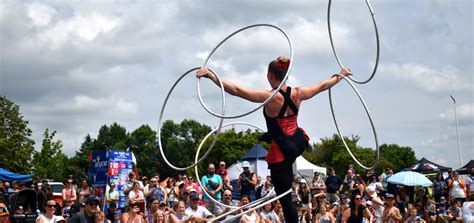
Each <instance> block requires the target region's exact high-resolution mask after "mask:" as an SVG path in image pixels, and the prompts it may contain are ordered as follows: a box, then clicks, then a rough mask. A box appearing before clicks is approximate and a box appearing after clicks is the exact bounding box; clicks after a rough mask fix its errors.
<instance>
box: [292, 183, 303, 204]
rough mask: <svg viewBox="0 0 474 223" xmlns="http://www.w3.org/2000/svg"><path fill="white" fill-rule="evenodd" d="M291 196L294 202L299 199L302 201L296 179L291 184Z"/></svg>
mask: <svg viewBox="0 0 474 223" xmlns="http://www.w3.org/2000/svg"><path fill="white" fill-rule="evenodd" d="M290 197H291V202H293V203H295V202H297V201H301V197H300V195H299V194H298V184H296V182H295V181H293V182H292V184H291V193H290Z"/></svg>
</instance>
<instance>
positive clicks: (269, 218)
mask: <svg viewBox="0 0 474 223" xmlns="http://www.w3.org/2000/svg"><path fill="white" fill-rule="evenodd" d="M274 208H275V202H271V203H268V204H266V205H265V206H263V209H262V211H260V219H261V220H262V221H263V222H264V223H280V218H279V217H278V215H277V214H276V213H275V211H273V209H274Z"/></svg>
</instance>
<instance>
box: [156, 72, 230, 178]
mask: <svg viewBox="0 0 474 223" xmlns="http://www.w3.org/2000/svg"><path fill="white" fill-rule="evenodd" d="M199 69H200V67H196V68H192V69H191V70H188V71H186V72H185V73H184V74H183V75H181V77H179V78H178V80H176V82H174V84H173V86H172V87H171V89H170V91H169V92H168V94H167V95H166V98H165V101H164V102H163V107H161V112H160V119H159V121H158V146H159V148H160V153H161V155H162V156H163V159H164V160H165V162H166V164H168V166H170V167H171V168H173V169H175V170H178V171H183V170H187V169H190V168H193V167H194V166H196V165H197V164H198V163H199V162H201V160H203V159H204V158H206V157H207V156H208V155H209V153H210V152H211V150H212V148H213V147H214V145H215V144H216V141H217V138H218V136H219V133H220V131H221V128H222V123H223V121H224V119H223V118H221V119H220V121H219V127H218V128H217V130H216V131H213V132H215V133H216V137H215V138H214V140H213V141H212V143H211V146H209V148H208V150H207V151H206V153H205V154H204V155H203V156H202V157H201V159H199V160H198V161H196V162H195V163H194V164H192V165H190V166H187V167H176V166H174V165H173V164H171V163H170V162H169V161H168V159H167V158H166V155H165V152H164V150H163V145H162V143H161V126H162V124H163V113H164V111H165V107H166V103H167V102H168V99H169V97H170V95H171V93H172V92H173V90H174V88H175V87H176V85H177V84H178V83H179V82H180V81H181V79H183V78H184V77H185V76H186V75H188V74H189V73H191V72H193V71H196V70H199ZM211 71H212V70H211ZM212 72H213V73H214V74H216V77H217V79H218V80H219V83H220V85H221V89H222V115H224V113H225V92H224V86H223V84H222V81H221V79H220V77H219V75H217V73H215V72H214V71H212ZM199 148H201V146H200V147H199ZM196 159H197V156H196Z"/></svg>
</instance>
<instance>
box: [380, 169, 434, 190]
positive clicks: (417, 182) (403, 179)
mask: <svg viewBox="0 0 474 223" xmlns="http://www.w3.org/2000/svg"><path fill="white" fill-rule="evenodd" d="M387 181H388V182H389V183H393V184H401V185H405V186H423V187H429V186H431V185H433V182H431V181H430V180H429V179H428V178H427V177H425V175H423V174H421V173H417V172H413V171H403V172H398V173H396V174H393V175H392V176H391V177H389V178H388V179H387Z"/></svg>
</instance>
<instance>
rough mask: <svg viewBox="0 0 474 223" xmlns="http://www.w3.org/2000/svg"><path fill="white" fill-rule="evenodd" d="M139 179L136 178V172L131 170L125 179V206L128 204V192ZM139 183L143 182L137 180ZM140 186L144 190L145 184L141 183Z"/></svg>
mask: <svg viewBox="0 0 474 223" xmlns="http://www.w3.org/2000/svg"><path fill="white" fill-rule="evenodd" d="M135 181H137V180H136V179H135V173H134V172H130V173H128V179H127V180H126V181H125V185H124V187H123V193H124V194H125V202H124V203H125V206H128V193H130V191H132V190H133V183H134V182H135ZM137 182H138V183H139V184H140V183H141V182H139V181H137ZM140 188H141V189H142V190H143V185H140Z"/></svg>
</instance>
